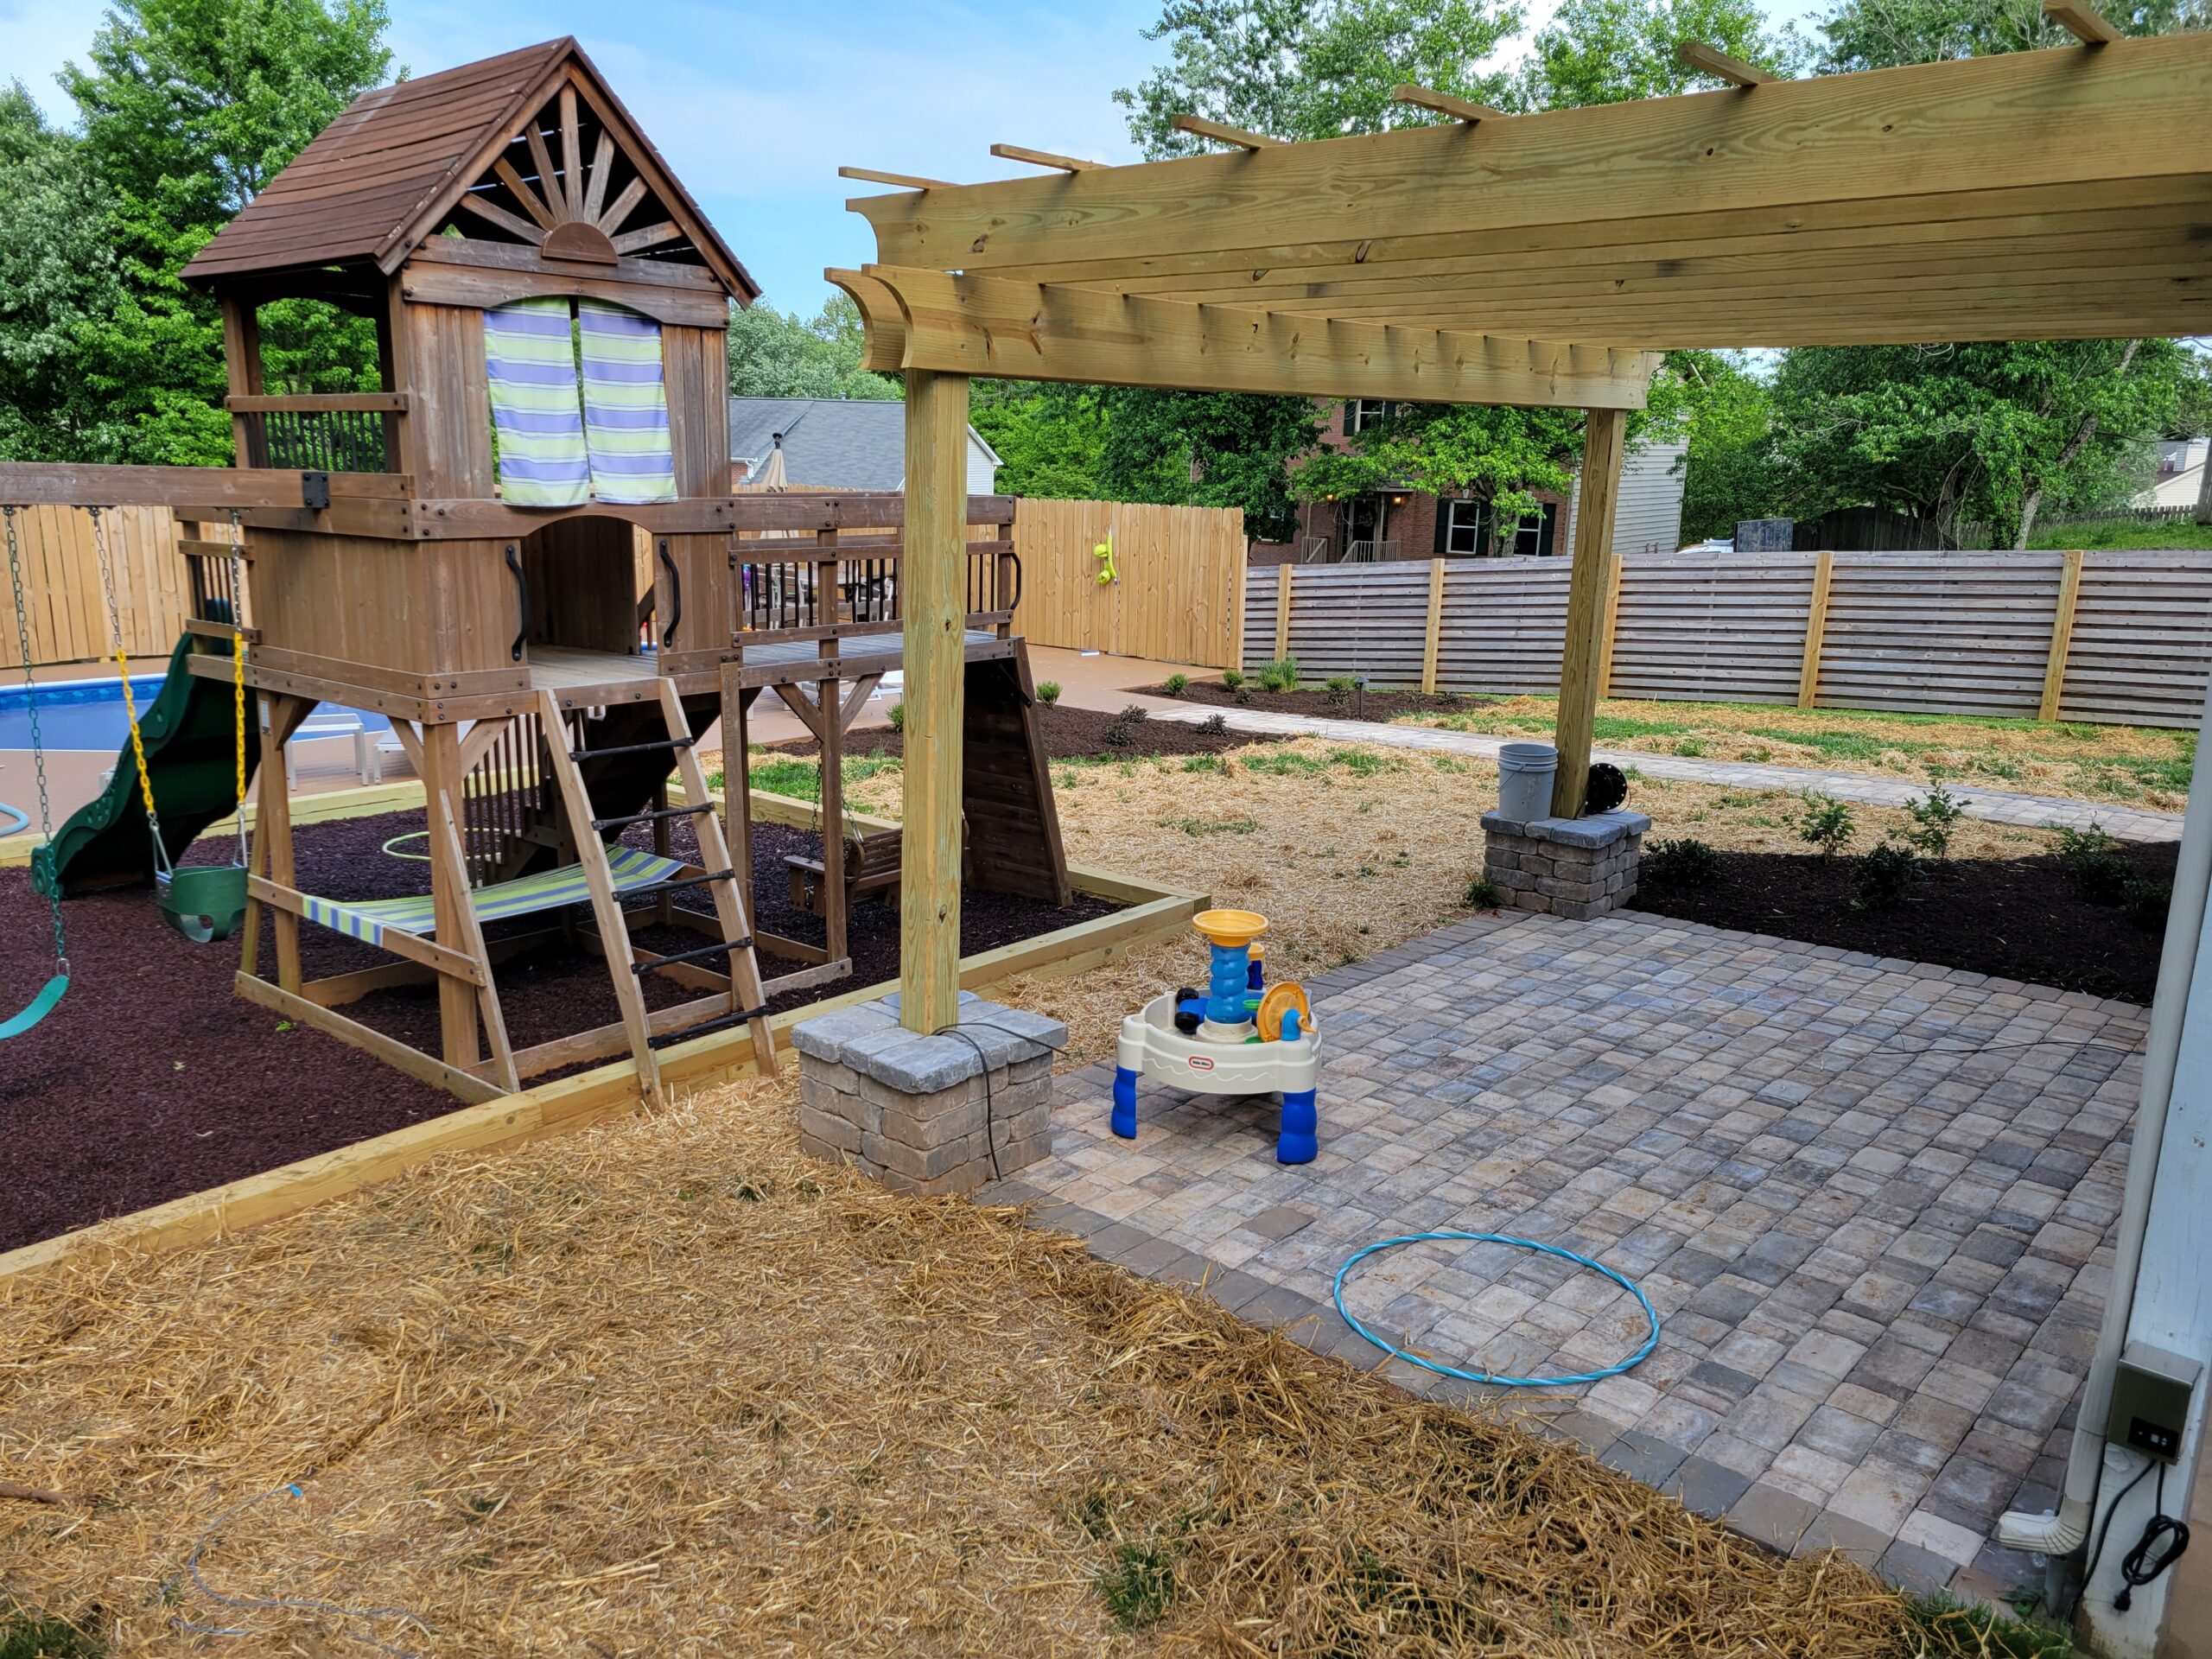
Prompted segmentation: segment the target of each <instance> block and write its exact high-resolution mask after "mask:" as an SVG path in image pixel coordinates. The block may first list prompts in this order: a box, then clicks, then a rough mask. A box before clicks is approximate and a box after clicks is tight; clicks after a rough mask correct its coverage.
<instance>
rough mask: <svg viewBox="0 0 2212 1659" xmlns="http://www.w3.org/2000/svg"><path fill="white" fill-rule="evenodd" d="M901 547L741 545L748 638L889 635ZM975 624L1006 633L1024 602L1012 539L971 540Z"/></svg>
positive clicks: (815, 541)
mask: <svg viewBox="0 0 2212 1659" xmlns="http://www.w3.org/2000/svg"><path fill="white" fill-rule="evenodd" d="M903 556H904V555H903V552H902V550H901V549H900V548H899V546H898V544H897V543H866V542H845V543H837V542H835V541H832V540H829V539H827V538H818V537H800V538H797V539H781V538H779V539H762V540H741V541H739V542H738V543H737V544H736V549H735V551H734V553H733V555H732V558H733V561H734V567H735V570H736V575H737V585H736V594H737V599H736V606H737V626H738V632H739V636H740V639H741V641H742V642H743V643H747V644H762V643H766V640H767V639H770V638H772V637H773V636H775V635H777V634H779V633H780V634H787V635H791V636H794V637H800V638H804V637H807V636H817V637H818V636H820V635H823V634H827V633H831V632H837V633H871V632H891V631H893V630H894V629H896V628H897V627H898V626H899V625H900V622H901V620H902V618H903V615H904V613H903V612H902V611H901V609H900V607H899V563H900V561H901V559H902V557H903ZM967 593H968V602H967V610H968V622H969V626H970V627H977V628H995V629H996V630H997V631H998V632H1000V633H1001V634H1004V633H1006V632H1008V631H1009V630H1010V628H1011V626H1012V624H1013V620H1014V607H1016V606H1017V605H1019V604H1020V602H1021V560H1020V556H1019V555H1018V554H1016V553H1015V551H1014V543H1012V542H1010V541H976V542H970V543H968V571H967Z"/></svg>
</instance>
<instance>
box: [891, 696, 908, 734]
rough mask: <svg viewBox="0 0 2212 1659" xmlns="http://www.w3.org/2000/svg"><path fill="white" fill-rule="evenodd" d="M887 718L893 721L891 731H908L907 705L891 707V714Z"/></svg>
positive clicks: (895, 704) (901, 703) (895, 703)
mask: <svg viewBox="0 0 2212 1659" xmlns="http://www.w3.org/2000/svg"><path fill="white" fill-rule="evenodd" d="M887 719H888V720H889V721H891V729H892V730H893V731H894V732H903V731H905V730H906V704H905V703H903V702H894V703H893V704H892V705H891V713H890V714H889V715H887Z"/></svg>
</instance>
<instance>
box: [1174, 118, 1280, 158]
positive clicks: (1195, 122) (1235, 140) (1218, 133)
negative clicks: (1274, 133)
mask: <svg viewBox="0 0 2212 1659" xmlns="http://www.w3.org/2000/svg"><path fill="white" fill-rule="evenodd" d="M1168 125H1169V126H1171V127H1173V128H1174V129H1175V130H1176V131H1178V132H1187V133H1189V134H1191V135H1192V137H1197V138H1211V139H1213V140H1214V141H1215V142H1216V143H1224V144H1234V145H1235V146H1236V148H1237V149H1243V150H1254V149H1287V148H1288V146H1287V145H1286V144H1285V143H1283V141H1282V140H1281V139H1280V138H1270V137H1268V136H1267V134H1265V133H1263V132H1247V131H1245V130H1244V129H1243V128H1242V127H1232V126H1230V125H1228V124H1226V123H1224V122H1220V121H1209V120H1207V119H1206V118H1205V117H1204V116H1203V115H1179V116H1177V117H1176V118H1174V119H1173V120H1172V121H1170V122H1169V123H1168Z"/></svg>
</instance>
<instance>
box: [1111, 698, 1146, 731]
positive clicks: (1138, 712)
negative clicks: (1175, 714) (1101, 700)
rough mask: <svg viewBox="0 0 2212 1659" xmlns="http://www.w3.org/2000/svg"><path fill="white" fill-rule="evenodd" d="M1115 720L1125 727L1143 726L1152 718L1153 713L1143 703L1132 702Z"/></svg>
mask: <svg viewBox="0 0 2212 1659" xmlns="http://www.w3.org/2000/svg"><path fill="white" fill-rule="evenodd" d="M1114 718H1115V719H1116V720H1117V721H1121V722H1122V724H1123V725H1124V726H1141V725H1143V724H1144V723H1145V721H1147V720H1149V719H1151V718H1152V711H1151V710H1150V709H1147V708H1146V707H1145V706H1144V705H1143V704H1142V703H1141V702H1132V703H1129V704H1128V705H1127V706H1126V707H1125V708H1123V709H1122V712H1121V713H1120V714H1118V715H1115V716H1114Z"/></svg>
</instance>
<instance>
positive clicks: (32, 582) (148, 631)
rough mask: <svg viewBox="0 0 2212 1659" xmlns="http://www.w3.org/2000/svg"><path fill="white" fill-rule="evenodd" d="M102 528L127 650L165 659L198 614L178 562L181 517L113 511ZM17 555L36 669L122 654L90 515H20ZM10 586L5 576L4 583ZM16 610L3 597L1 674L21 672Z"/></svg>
mask: <svg viewBox="0 0 2212 1659" xmlns="http://www.w3.org/2000/svg"><path fill="white" fill-rule="evenodd" d="M100 520H101V523H102V524H103V525H104V526H105V531H106V535H107V549H108V559H109V563H110V564H111V567H112V569H113V570H114V572H115V589H116V593H115V607H116V613H117V615H118V619H119V620H121V622H122V624H123V645H124V650H125V651H126V652H129V653H130V655H131V656H133V657H166V656H168V654H169V650H170V648H171V647H172V646H174V645H175V644H176V637H177V635H178V634H180V633H181V632H183V631H184V619H185V617H186V615H187V613H188V611H189V609H190V606H191V598H192V595H191V593H190V591H189V589H188V588H187V586H186V581H185V568H184V561H183V560H182V559H181V558H180V557H179V556H177V550H176V543H177V524H176V515H175V514H174V513H173V512H170V511H169V509H168V508H167V507H105V508H103V509H102V510H101V512H100ZM16 552H17V556H18V557H19V558H20V559H21V561H22V576H23V599H24V602H25V606H26V608H27V611H28V613H29V614H28V616H27V618H26V620H27V622H28V624H29V633H30V642H31V664H32V666H34V667H41V666H45V665H47V664H63V663H87V664H90V663H96V662H98V661H99V659H101V658H111V657H112V656H113V655H114V652H115V644H114V639H113V636H112V635H111V632H110V631H109V627H108V619H107V607H106V603H105V600H104V598H103V597H102V593H101V588H100V572H99V557H98V556H97V550H96V547H95V543H94V541H93V536H92V514H90V513H89V512H86V511H85V510H84V509H83V508H81V507H18V508H16ZM0 580H4V575H0ZM0 666H4V667H8V668H21V667H22V647H21V645H19V644H18V643H17V641H16V626H15V617H14V615H13V607H12V605H11V604H10V601H9V600H8V598H7V596H6V594H4V593H0Z"/></svg>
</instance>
